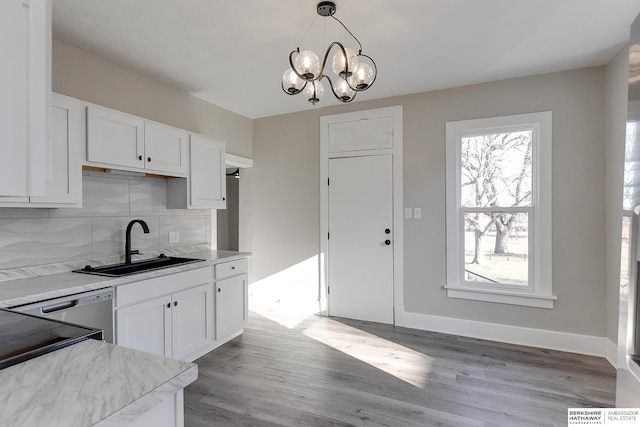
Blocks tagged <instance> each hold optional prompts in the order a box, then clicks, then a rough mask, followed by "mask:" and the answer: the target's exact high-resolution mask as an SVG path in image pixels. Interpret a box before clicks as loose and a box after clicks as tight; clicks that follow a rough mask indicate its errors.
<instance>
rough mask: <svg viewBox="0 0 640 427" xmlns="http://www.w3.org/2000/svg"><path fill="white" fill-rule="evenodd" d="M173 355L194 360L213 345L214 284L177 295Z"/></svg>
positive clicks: (174, 300)
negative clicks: (195, 355)
mask: <svg viewBox="0 0 640 427" xmlns="http://www.w3.org/2000/svg"><path fill="white" fill-rule="evenodd" d="M171 310H172V313H171V315H172V322H173V358H174V359H179V360H189V361H190V360H192V356H193V355H194V354H198V356H199V355H200V352H201V351H208V350H210V349H211V346H212V344H213V284H212V283H207V284H203V285H200V286H197V287H195V288H192V289H187V290H186V291H181V292H177V293H175V294H173V302H172V308H171Z"/></svg>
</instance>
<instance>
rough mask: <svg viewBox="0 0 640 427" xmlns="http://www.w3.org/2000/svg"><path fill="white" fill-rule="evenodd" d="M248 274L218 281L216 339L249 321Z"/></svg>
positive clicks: (235, 330)
mask: <svg viewBox="0 0 640 427" xmlns="http://www.w3.org/2000/svg"><path fill="white" fill-rule="evenodd" d="M247 280H248V276H247V275H246V274H241V275H240V276H235V277H231V278H229V279H224V280H219V281H217V282H216V340H221V339H223V338H225V337H227V336H229V335H231V334H232V333H234V332H237V331H239V330H240V329H242V328H244V327H245V325H246V322H247V301H248V300H247Z"/></svg>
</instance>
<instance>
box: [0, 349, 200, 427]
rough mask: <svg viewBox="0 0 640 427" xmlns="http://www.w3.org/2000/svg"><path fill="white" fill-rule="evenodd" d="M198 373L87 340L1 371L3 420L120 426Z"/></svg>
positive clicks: (36, 426)
mask: <svg viewBox="0 0 640 427" xmlns="http://www.w3.org/2000/svg"><path fill="white" fill-rule="evenodd" d="M197 377H198V367H197V366H196V365H194V364H192V363H187V362H181V361H177V360H173V359H167V358H164V357H160V356H156V355H152V354H149V353H144V352H140V351H136V350H131V349H128V348H124V347H119V346H115V345H112V344H108V343H105V342H102V341H96V340H87V341H83V342H80V343H78V344H74V345H71V346H69V347H65V348H62V349H60V350H56V351H54V352H52V353H49V354H46V355H44V356H40V357H36V358H35V359H32V360H29V361H26V362H23V363H20V364H17V365H14V366H10V367H8V368H6V369H3V370H0V402H2V405H0V425H2V426H7V427H10V426H11V427H13V426H15V427H18V426H19V427H44V426H65V427H76V426H77V427H84V426H91V425H94V424H96V423H97V422H100V421H102V423H101V424H100V425H101V426H103V425H104V426H109V425H114V426H115V425H118V424H121V423H122V422H123V421H126V420H130V419H133V418H135V417H136V416H137V415H139V414H141V413H144V412H146V411H147V410H149V409H151V408H153V407H154V406H155V405H157V404H158V403H159V402H160V401H161V399H163V398H164V397H166V396H167V395H168V394H169V393H170V394H171V395H173V394H175V393H176V392H178V391H179V390H182V389H183V388H184V387H186V386H187V385H189V384H191V383H192V382H193V381H195V380H196V378H197Z"/></svg>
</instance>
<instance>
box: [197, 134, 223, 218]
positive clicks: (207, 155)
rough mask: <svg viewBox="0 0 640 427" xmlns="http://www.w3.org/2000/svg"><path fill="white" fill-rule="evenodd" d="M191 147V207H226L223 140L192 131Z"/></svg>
mask: <svg viewBox="0 0 640 427" xmlns="http://www.w3.org/2000/svg"><path fill="white" fill-rule="evenodd" d="M189 149H190V152H189V159H190V170H189V186H190V194H189V204H190V207H193V208H208V209H224V208H226V205H227V202H226V190H227V180H226V177H225V176H226V174H225V172H226V169H225V164H224V161H225V158H224V150H225V145H224V142H222V141H216V140H213V139H208V138H205V137H203V136H201V135H191V140H190V144H189Z"/></svg>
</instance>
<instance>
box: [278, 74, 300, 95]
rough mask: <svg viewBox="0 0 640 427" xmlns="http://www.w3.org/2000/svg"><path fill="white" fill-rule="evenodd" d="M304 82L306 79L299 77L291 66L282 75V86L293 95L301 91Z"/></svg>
mask: <svg viewBox="0 0 640 427" xmlns="http://www.w3.org/2000/svg"><path fill="white" fill-rule="evenodd" d="M304 84H305V81H304V80H302V79H301V78H300V77H298V75H297V74H296V73H295V71H293V70H292V69H291V68H287V71H285V72H284V74H283V75H282V88H283V89H284V90H285V91H287V92H288V93H290V94H292V95H294V94H296V93H300V91H302V89H303V88H304Z"/></svg>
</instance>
